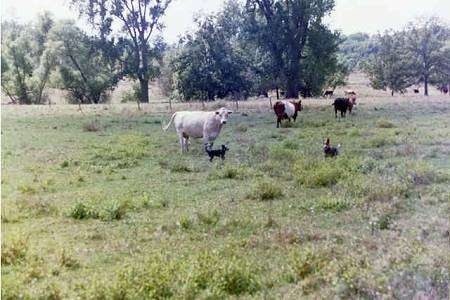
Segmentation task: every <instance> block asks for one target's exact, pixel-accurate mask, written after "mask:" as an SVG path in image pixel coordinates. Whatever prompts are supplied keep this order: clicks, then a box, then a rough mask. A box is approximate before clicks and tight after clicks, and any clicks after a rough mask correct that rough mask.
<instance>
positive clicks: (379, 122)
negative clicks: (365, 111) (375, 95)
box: [375, 119, 395, 128]
mask: <svg viewBox="0 0 450 300" xmlns="http://www.w3.org/2000/svg"><path fill="white" fill-rule="evenodd" d="M375 125H376V126H377V127H378V128H394V127H395V124H394V123H392V122H391V121H389V120H386V119H378V120H377V121H376V122H375Z"/></svg>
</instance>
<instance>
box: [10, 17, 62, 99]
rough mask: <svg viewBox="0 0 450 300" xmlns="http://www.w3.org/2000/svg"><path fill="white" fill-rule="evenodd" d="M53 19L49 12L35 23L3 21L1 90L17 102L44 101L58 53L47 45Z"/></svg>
mask: <svg viewBox="0 0 450 300" xmlns="http://www.w3.org/2000/svg"><path fill="white" fill-rule="evenodd" d="M52 27H53V19H52V18H51V16H50V15H49V14H48V13H45V14H42V15H39V16H38V21H37V22H35V23H34V24H26V25H21V24H18V23H16V22H15V21H10V22H2V50H1V65H2V70H1V73H2V80H1V85H2V90H3V91H4V92H5V94H6V95H8V97H9V98H10V99H11V101H12V102H14V103H20V104H42V103H43V102H44V101H45V100H46V95H45V94H44V88H45V86H46V84H47V83H48V81H49V77H50V73H51V72H52V70H53V69H54V67H55V64H56V56H55V53H54V52H53V51H52V50H51V49H50V47H48V43H50V42H49V32H50V31H51V29H52Z"/></svg>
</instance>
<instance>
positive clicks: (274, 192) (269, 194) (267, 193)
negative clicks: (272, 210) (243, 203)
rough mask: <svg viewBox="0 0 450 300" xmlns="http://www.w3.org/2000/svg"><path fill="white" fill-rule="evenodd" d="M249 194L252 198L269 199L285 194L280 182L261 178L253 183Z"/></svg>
mask: <svg viewBox="0 0 450 300" xmlns="http://www.w3.org/2000/svg"><path fill="white" fill-rule="evenodd" d="M248 196H249V198H251V199H255V200H260V201H268V200H273V199H277V198H281V197H282V196H283V191H282V190H281V187H280V185H279V184H276V183H275V182H272V181H269V180H261V181H258V182H256V183H255V184H254V185H253V188H252V190H251V192H250V194H249V195H248Z"/></svg>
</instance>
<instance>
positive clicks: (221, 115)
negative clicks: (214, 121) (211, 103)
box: [215, 107, 233, 124]
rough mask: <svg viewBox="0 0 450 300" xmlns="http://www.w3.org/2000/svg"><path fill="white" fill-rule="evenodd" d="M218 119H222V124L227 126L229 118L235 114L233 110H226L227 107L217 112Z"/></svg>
mask: <svg viewBox="0 0 450 300" xmlns="http://www.w3.org/2000/svg"><path fill="white" fill-rule="evenodd" d="M215 113H216V118H219V119H220V124H226V123H227V120H228V116H229V115H230V114H232V113H233V112H232V111H231V110H228V109H226V108H225V107H221V108H219V110H216V112H215Z"/></svg>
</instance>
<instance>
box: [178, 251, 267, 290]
mask: <svg viewBox="0 0 450 300" xmlns="http://www.w3.org/2000/svg"><path fill="white" fill-rule="evenodd" d="M189 273H190V276H189V278H188V282H187V286H188V289H189V294H191V295H193V296H194V295H196V294H198V293H199V292H201V291H202V290H206V289H208V290H210V291H211V293H212V294H213V295H214V297H224V296H226V295H236V296H238V295H242V294H254V293H255V292H257V291H258V290H259V289H260V288H261V285H260V282H259V280H258V276H257V273H258V268H257V267H256V266H255V265H253V264H249V263H248V262H247V261H245V260H243V259H240V258H238V257H236V256H232V257H228V258H227V260H223V259H221V257H220V256H219V255H218V254H217V253H215V252H203V253H201V254H200V255H198V257H197V258H196V259H195V260H194V263H193V269H192V270H191V271H190V272H189Z"/></svg>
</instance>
